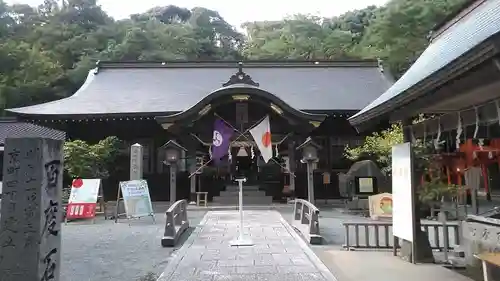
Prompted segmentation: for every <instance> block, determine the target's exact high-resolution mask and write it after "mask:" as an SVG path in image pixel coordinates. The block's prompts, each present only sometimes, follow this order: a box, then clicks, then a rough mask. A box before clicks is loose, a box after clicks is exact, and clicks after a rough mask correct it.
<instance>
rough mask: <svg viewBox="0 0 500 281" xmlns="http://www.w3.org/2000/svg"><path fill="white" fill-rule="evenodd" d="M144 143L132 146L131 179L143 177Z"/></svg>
mask: <svg viewBox="0 0 500 281" xmlns="http://www.w3.org/2000/svg"><path fill="white" fill-rule="evenodd" d="M142 157H143V156H142V145H140V144H138V143H136V144H133V145H132V146H130V180H141V179H142V170H143V167H142V162H143V158H142Z"/></svg>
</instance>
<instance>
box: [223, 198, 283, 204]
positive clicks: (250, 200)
mask: <svg viewBox="0 0 500 281" xmlns="http://www.w3.org/2000/svg"><path fill="white" fill-rule="evenodd" d="M213 202H214V203H218V204H225V205H226V204H227V205H238V204H239V198H238V197H221V196H214V198H213ZM272 203H273V197H272V196H244V197H243V204H254V205H255V204H258V205H266V204H272Z"/></svg>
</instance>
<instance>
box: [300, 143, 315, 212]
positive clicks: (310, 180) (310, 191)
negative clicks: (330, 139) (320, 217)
mask: <svg viewBox="0 0 500 281" xmlns="http://www.w3.org/2000/svg"><path fill="white" fill-rule="evenodd" d="M320 149H321V146H320V145H318V144H317V143H315V142H314V141H313V140H312V139H311V137H308V138H307V139H306V141H305V142H304V143H302V144H301V145H299V146H298V147H297V150H300V151H302V159H301V160H300V162H301V163H305V164H307V201H309V202H311V203H312V204H314V164H315V163H317V162H318V161H319V158H318V150H320Z"/></svg>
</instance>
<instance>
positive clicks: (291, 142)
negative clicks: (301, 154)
mask: <svg viewBox="0 0 500 281" xmlns="http://www.w3.org/2000/svg"><path fill="white" fill-rule="evenodd" d="M295 146H296V143H295V139H294V138H293V137H290V140H289V141H288V159H289V163H290V192H291V193H294V192H295V176H294V175H295V168H296V165H297V163H296V162H295V159H296V157H295V153H296V152H295Z"/></svg>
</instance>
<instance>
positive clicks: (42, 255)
mask: <svg viewBox="0 0 500 281" xmlns="http://www.w3.org/2000/svg"><path fill="white" fill-rule="evenodd" d="M3 173H4V175H3V199H2V209H1V212H2V213H1V218H0V225H1V228H2V232H1V235H0V245H1V246H0V280H9V281H26V280H42V281H43V280H54V281H56V280H59V271H60V260H61V258H60V257H61V221H62V208H61V192H62V177H63V154H62V141H59V140H52V139H41V138H22V139H7V140H6V142H5V151H4V167H3Z"/></svg>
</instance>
